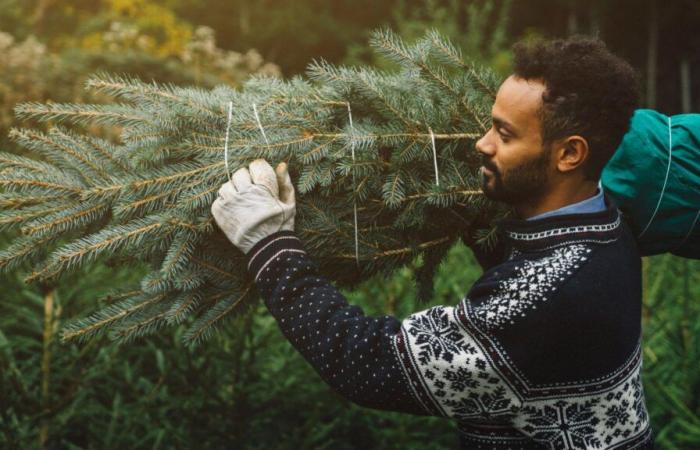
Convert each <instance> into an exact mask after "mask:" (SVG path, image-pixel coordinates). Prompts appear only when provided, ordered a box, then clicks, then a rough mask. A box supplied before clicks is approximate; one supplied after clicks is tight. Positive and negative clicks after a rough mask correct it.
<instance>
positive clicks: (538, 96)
mask: <svg viewBox="0 0 700 450" xmlns="http://www.w3.org/2000/svg"><path fill="white" fill-rule="evenodd" d="M544 90H545V86H544V84H542V83H541V82H539V81H536V80H524V79H522V78H517V77H515V76H513V75H511V76H510V77H509V78H508V79H506V81H504V82H503V84H502V85H501V87H500V88H499V90H498V93H497V95H496V102H495V103H494V105H493V108H492V110H491V117H492V126H491V129H489V130H488V132H487V133H486V134H485V135H484V136H483V137H482V138H481V139H479V141H478V142H477V143H476V149H477V150H478V151H479V153H481V156H482V160H483V167H482V168H481V176H482V189H483V191H484V194H485V195H486V196H487V197H489V198H491V199H493V200H498V201H502V202H505V203H508V204H510V205H518V204H522V203H530V202H534V201H536V200H537V199H538V198H540V197H541V196H542V195H543V194H544V193H545V192H546V191H547V189H548V186H547V182H548V179H549V177H548V172H549V165H550V152H549V151H545V149H544V148H543V146H542V133H541V120H540V117H539V115H538V112H539V109H540V107H541V105H542V93H543V92H544Z"/></svg>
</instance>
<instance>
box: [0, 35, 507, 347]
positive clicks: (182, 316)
mask: <svg viewBox="0 0 700 450" xmlns="http://www.w3.org/2000/svg"><path fill="white" fill-rule="evenodd" d="M370 45H371V46H372V48H373V49H374V51H376V52H378V54H380V55H382V56H383V57H385V58H388V59H390V60H392V61H394V62H396V63H398V65H399V66H400V68H401V69H400V70H398V71H394V72H381V71H378V70H376V69H373V68H371V67H338V66H334V65H331V64H329V63H327V62H325V61H323V60H319V61H314V62H313V63H311V64H310V65H309V67H308V70H307V77H300V76H298V77H294V78H292V79H290V80H288V81H283V80H280V79H277V78H271V77H265V76H256V77H253V78H251V79H250V80H249V81H248V82H246V83H245V84H244V86H243V88H242V89H240V90H234V89H233V88H231V87H228V86H218V87H216V88H214V89H212V90H203V89H197V88H182V87H175V86H172V85H158V84H155V83H146V82H143V81H140V80H138V79H135V78H131V77H127V76H116V75H110V74H104V73H102V74H97V75H95V76H93V77H92V78H91V79H90V80H89V81H88V83H87V85H88V87H89V88H90V89H93V90H95V91H97V92H102V93H107V94H111V95H113V96H114V97H115V98H116V99H117V100H116V101H115V102H114V103H111V104H102V105H90V104H41V103H25V104H21V105H19V106H18V107H17V108H16V114H17V116H18V117H19V118H23V119H26V118H31V119H35V120H38V121H41V122H46V123H48V124H49V130H48V131H46V132H42V131H39V130H36V129H31V128H26V129H13V130H12V131H11V133H10V136H11V138H12V139H13V140H14V141H15V142H17V143H18V144H19V145H20V146H22V147H24V148H25V149H27V150H28V151H29V152H30V154H31V155H34V156H36V157H29V156H31V155H29V156H20V155H16V154H11V153H0V187H2V189H3V192H2V193H0V208H1V210H0V227H3V228H15V229H20V230H21V231H22V236H21V237H20V238H18V239H16V240H15V241H14V242H13V243H12V244H11V245H10V246H9V247H8V248H6V249H4V250H3V251H2V252H1V253H0V269H2V270H4V271H8V270H15V269H18V268H20V267H26V266H29V267H31V273H29V275H28V276H27V278H26V280H27V281H28V282H45V281H49V280H50V281H56V280H58V279H60V277H61V275H63V274H65V273H68V272H71V271H75V270H79V269H80V268H81V267H85V266H86V265H88V264H91V263H94V262H95V261H98V260H99V261H111V262H112V263H114V264H132V263H133V262H134V261H143V262H145V263H147V264H148V267H150V269H151V271H150V273H149V274H148V275H147V276H146V277H145V278H144V279H143V280H142V282H141V284H140V286H129V287H125V289H124V290H123V291H122V292H119V293H116V294H114V293H111V294H110V296H109V297H110V300H111V302H110V304H109V305H108V306H106V307H104V308H103V309H101V310H98V311H96V312H93V313H92V314H89V315H87V316H86V317H84V318H81V319H78V320H76V321H74V322H73V323H72V324H70V325H69V326H67V327H66V328H65V329H64V331H63V337H64V338H65V339H71V338H81V339H84V338H88V337H91V336H95V335H97V334H98V333H102V332H105V331H108V332H109V333H110V334H111V335H112V336H113V337H115V338H116V339H119V340H125V341H128V340H131V339H133V338H135V337H138V336H141V335H144V334H147V333H150V332H154V331H156V330H158V329H160V328H162V327H163V326H165V325H173V324H179V323H182V322H183V321H185V320H187V321H189V328H188V332H187V333H186V335H185V339H186V340H187V341H189V342H191V343H195V342H198V341H200V340H202V339H203V338H205V337H207V336H209V335H210V334H211V332H212V330H213V329H214V327H215V326H216V325H218V324H219V323H220V322H221V321H222V319H224V318H225V317H230V316H231V315H235V314H237V313H240V312H241V311H242V310H243V309H244V308H245V307H246V305H250V304H251V302H254V301H256V300H257V293H256V290H255V286H254V284H253V280H252V277H251V276H250V275H249V274H248V272H247V267H246V265H245V264H246V258H245V255H244V254H242V253H241V252H240V251H239V250H237V249H236V248H235V247H233V246H232V245H230V244H229V243H228V241H227V240H226V238H225V236H224V235H223V233H221V232H220V231H219V229H218V227H217V226H216V224H215V223H214V221H213V218H212V217H211V213H210V205H211V203H212V202H213V200H214V199H215V196H216V193H217V191H218V189H219V187H220V186H221V184H222V183H224V182H226V181H227V179H228V174H231V173H233V172H234V171H235V170H237V169H238V168H240V167H247V165H248V164H249V163H250V162H251V161H253V160H254V159H256V158H265V159H267V160H268V161H269V162H270V163H271V164H273V165H275V164H277V163H278V162H280V161H286V162H287V163H288V165H289V170H290V175H291V177H292V180H293V182H294V183H295V188H296V191H297V219H296V233H297V235H298V236H299V237H300V238H301V240H302V241H303V242H304V244H305V247H306V249H307V251H308V252H309V253H310V254H311V256H312V258H313V259H314V260H315V261H317V262H318V263H319V267H320V269H321V272H322V273H323V275H324V276H326V277H328V278H329V279H330V280H332V281H333V282H334V283H336V285H338V286H340V287H351V286H353V285H355V284H356V283H358V282H361V281H363V280H365V279H367V278H369V277H371V276H373V275H376V274H380V273H381V274H388V273H390V272H392V271H394V270H396V269H398V268H400V267H402V266H404V265H406V264H407V263H409V262H411V261H412V260H414V259H415V258H416V257H417V256H418V255H421V256H422V259H423V266H422V267H421V269H420V270H419V271H418V273H417V275H416V278H417V281H418V284H419V290H420V296H421V297H422V298H427V297H429V296H430V292H431V286H432V275H433V273H434V272H435V269H436V267H437V265H438V264H439V263H440V261H441V260H442V258H443V256H444V255H445V254H446V252H447V251H448V249H449V248H450V247H451V245H452V244H454V243H455V241H456V240H458V239H459V238H460V237H461V235H462V233H464V232H472V231H474V227H475V226H476V221H477V218H479V223H480V224H488V222H489V220H490V219H494V218H496V217H497V216H500V215H503V214H507V213H508V211H506V210H503V209H500V208H499V207H498V206H496V205H494V204H492V203H490V202H488V201H487V200H486V199H485V198H484V197H483V195H481V191H480V188H479V187H480V182H479V178H478V174H477V168H478V167H479V166H480V165H481V163H480V158H479V156H478V155H477V153H476V152H475V151H474V141H475V140H476V139H477V138H478V137H480V136H481V135H482V134H483V133H484V132H485V131H486V130H487V128H488V127H490V108H491V104H492V102H493V99H494V96H495V91H496V89H497V86H498V84H499V82H500V80H498V77H497V76H496V75H495V74H494V73H493V72H492V71H491V70H489V69H486V68H481V67H478V66H477V65H475V64H472V63H470V62H469V61H465V60H464V59H463V57H462V55H461V53H460V51H459V50H458V49H457V48H455V47H454V46H453V45H452V44H451V43H450V42H449V41H448V40H446V39H445V38H443V37H442V36H441V35H440V34H439V33H437V32H435V31H430V32H428V33H426V34H425V36H424V37H423V38H421V39H419V40H418V41H416V42H415V43H413V44H411V45H407V44H406V43H405V42H403V41H402V40H401V39H400V38H399V37H398V36H396V35H395V34H393V33H392V32H391V31H390V30H377V31H375V32H374V33H373V35H372V38H371V41H370ZM229 108H230V109H229ZM229 111H230V112H231V113H232V114H231V115H230V118H229ZM88 124H90V125H95V124H99V125H104V126H107V127H111V128H114V129H119V130H121V134H120V135H121V139H120V140H119V142H110V141H107V140H104V139H99V138H97V137H94V136H91V135H89V134H84V133H83V134H81V133H79V132H76V131H72V129H71V126H72V125H88ZM227 135H228V139H227V138H226V136H227ZM433 143H434V144H433ZM225 150H226V152H225ZM225 153H227V157H225ZM226 160H227V161H228V167H227V164H226ZM355 218H356V221H355ZM492 231H493V230H489V227H488V226H486V227H484V229H483V230H481V232H480V233H481V234H480V238H481V239H480V241H482V242H488V241H489V240H490V239H491V238H492V237H493V233H492ZM356 238H357V241H356Z"/></svg>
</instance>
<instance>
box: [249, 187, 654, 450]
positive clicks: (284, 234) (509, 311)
mask: <svg viewBox="0 0 700 450" xmlns="http://www.w3.org/2000/svg"><path fill="white" fill-rule="evenodd" d="M605 201H606V209H605V210H604V211H600V212H595V213H584V214H566V215H558V216H552V217H547V218H542V219H536V220H532V221H525V220H509V221H504V222H501V223H500V224H499V235H500V237H501V239H500V242H501V243H502V245H501V246H500V247H499V248H498V249H496V250H495V251H493V252H491V253H489V254H479V253H477V258H478V259H479V262H480V263H481V264H482V266H483V267H484V269H485V272H484V273H483V275H482V276H481V278H480V279H479V280H478V281H477V282H476V283H475V284H474V285H473V286H472V288H471V289H470V290H469V292H468V293H467V294H466V296H465V297H464V298H462V299H461V300H460V301H459V302H458V303H456V304H454V305H445V306H435V307H431V308H429V309H426V310H425V311H420V312H416V313H414V314H411V315H410V316H409V317H407V318H405V319H403V320H399V319H397V318H395V317H391V316H382V317H368V316H366V315H365V314H364V313H363V311H362V309H361V308H359V307H357V306H353V305H350V304H348V302H347V300H346V299H345V298H344V296H343V295H342V294H341V293H340V292H339V291H338V290H337V289H336V288H335V287H334V286H333V285H332V284H330V283H329V281H328V280H327V279H326V278H324V277H323V276H322V275H321V274H320V271H319V268H318V266H317V265H316V263H315V262H314V261H312V260H311V259H310V258H309V256H308V254H307V253H306V251H305V250H304V247H303V244H302V243H301V241H300V240H299V239H298V238H297V237H296V236H295V234H294V233H293V232H290V231H280V232H277V233H275V234H272V235H270V236H267V237H266V238H264V239H262V240H261V241H260V242H258V243H257V244H256V245H255V246H254V247H253V248H252V249H251V251H250V252H249V253H248V258H249V259H248V261H249V264H248V268H249V270H250V271H251V273H252V275H253V276H254V277H255V280H256V286H257V288H258V290H259V292H260V294H261V296H262V297H263V299H264V300H265V303H266V305H267V307H268V309H269V310H270V312H271V314H272V315H273V316H274V317H275V318H276V320H277V323H278V325H279V327H280V329H281V331H282V333H284V335H285V336H286V338H287V339H288V340H289V341H290V342H291V343H292V345H293V346H294V347H295V348H296V349H297V350H298V351H299V352H300V353H301V354H302V355H303V357H304V358H305V359H306V360H307V361H308V362H309V363H310V364H311V365H312V366H313V367H314V369H315V370H316V371H317V372H318V373H319V375H320V376H321V378H322V379H323V380H324V381H325V382H327V383H328V384H329V385H330V386H331V387H332V388H333V389H334V390H335V391H336V392H338V393H339V394H341V395H342V396H344V397H346V398H348V399H349V400H351V401H353V402H355V403H357V404H359V405H363V406H366V407H370V408H376V409H382V410H391V411H402V412H406V413H411V414H419V415H435V416H442V417H448V418H452V419H454V420H456V421H457V422H458V425H459V427H458V428H459V433H460V446H461V448H469V449H513V450H515V449H652V448H653V437H652V432H651V428H650V425H649V416H648V414H647V409H646V405H645V400H644V390H643V386H642V380H641V367H642V354H641V267H640V266H641V260H640V257H639V253H638V250H637V246H636V244H635V241H634V238H633V236H632V235H631V233H630V231H629V229H628V228H627V226H626V225H625V222H624V221H623V220H622V217H621V214H620V212H619V210H618V209H617V207H616V206H615V204H614V203H613V202H612V200H611V199H610V198H609V197H608V196H607V195H606V197H605Z"/></svg>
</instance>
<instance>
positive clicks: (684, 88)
mask: <svg viewBox="0 0 700 450" xmlns="http://www.w3.org/2000/svg"><path fill="white" fill-rule="evenodd" d="M680 72H681V107H682V111H683V112H684V113H689V112H690V111H691V110H692V109H693V105H692V104H691V103H692V100H691V99H692V97H691V95H690V61H689V60H688V57H687V56H686V57H684V58H683V59H682V60H681V68H680Z"/></svg>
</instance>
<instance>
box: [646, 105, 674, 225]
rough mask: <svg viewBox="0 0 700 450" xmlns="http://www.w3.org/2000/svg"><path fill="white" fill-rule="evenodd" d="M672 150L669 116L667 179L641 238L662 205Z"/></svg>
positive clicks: (665, 180) (669, 120)
mask: <svg viewBox="0 0 700 450" xmlns="http://www.w3.org/2000/svg"><path fill="white" fill-rule="evenodd" d="M671 150H673V135H672V134H671V118H670V117H669V118H668V166H667V167H666V179H664V185H663V187H662V188H661V196H659V201H658V202H657V203H656V208H655V209H654V212H653V213H652V215H651V219H649V223H647V225H646V226H645V227H644V229H643V230H642V232H641V233H639V236H637V237H638V238H641V237H642V236H643V235H644V233H646V232H647V230H648V229H649V225H651V223H652V222H653V221H654V218H655V217H656V213H657V212H659V206H661V200H662V199H663V198H664V192H666V184H667V183H668V174H669V173H670V172H671Z"/></svg>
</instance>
